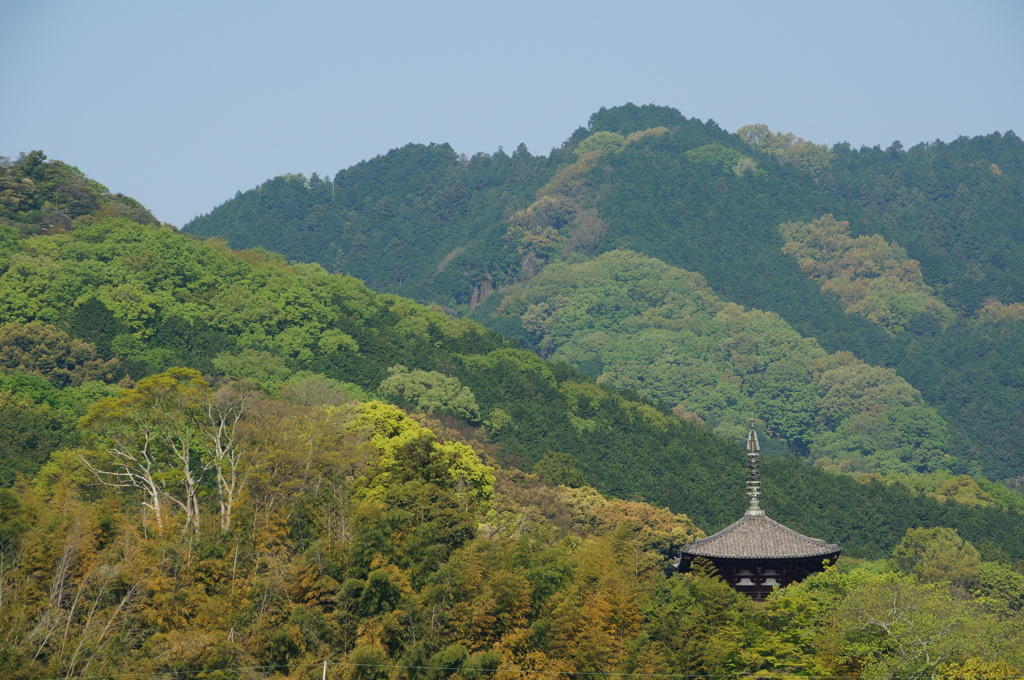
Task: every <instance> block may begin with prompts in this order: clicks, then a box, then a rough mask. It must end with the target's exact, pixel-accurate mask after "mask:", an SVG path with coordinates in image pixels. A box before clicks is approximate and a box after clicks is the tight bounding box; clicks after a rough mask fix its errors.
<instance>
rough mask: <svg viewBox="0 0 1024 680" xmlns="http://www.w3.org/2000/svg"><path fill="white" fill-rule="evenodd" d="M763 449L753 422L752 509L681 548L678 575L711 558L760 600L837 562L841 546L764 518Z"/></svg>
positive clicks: (749, 479) (750, 459)
mask: <svg viewBox="0 0 1024 680" xmlns="http://www.w3.org/2000/svg"><path fill="white" fill-rule="evenodd" d="M760 451H761V448H760V445H759V443H758V440H757V432H755V431H754V424H753V421H751V424H750V433H749V434H748V435H747V496H748V497H749V498H750V507H749V508H747V511H746V513H745V514H744V515H743V517H741V518H740V519H739V521H737V522H733V523H732V524H730V525H729V526H727V527H726V528H724V529H722V530H721V531H719V532H718V533H717V534H714V535H713V536H708V537H707V538H702V539H700V540H699V541H694V542H693V543H691V544H690V545H688V546H686V547H684V548H683V550H682V555H681V556H680V560H679V571H681V572H686V571H688V570H689V568H690V564H691V563H692V562H693V560H694V559H695V558H697V557H703V558H705V559H707V560H710V561H711V562H712V563H713V564H714V565H715V567H716V568H717V569H718V573H719V574H721V576H722V578H723V579H725V580H726V581H727V582H728V583H729V585H731V586H732V587H733V588H735V589H736V590H738V591H739V592H741V593H744V594H746V595H749V596H750V597H752V598H753V599H755V600H758V601H761V600H764V599H765V598H766V597H767V596H768V594H769V593H771V592H772V590H773V589H775V588H784V587H785V586H787V585H789V584H790V583H795V582H797V581H800V580H802V579H804V578H806V577H807V576H808V575H809V574H813V573H815V572H818V571H822V570H824V568H825V566H826V565H831V564H835V562H836V560H838V559H839V553H840V552H842V548H841V547H840V546H839V545H838V544H835V543H828V542H827V541H823V540H822V539H820V538H811V537H809V536H804V535H803V534H800V533H797V532H796V531H793V530H792V529H790V528H788V527H785V526H783V525H781V524H779V523H778V522H776V521H775V520H773V519H771V518H770V517H768V516H767V515H765V514H764V510H762V509H761V506H760V504H759V502H758V499H759V498H760V496H761V473H760V469H759V466H760Z"/></svg>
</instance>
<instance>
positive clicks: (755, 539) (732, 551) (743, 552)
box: [682, 515, 841, 559]
mask: <svg viewBox="0 0 1024 680" xmlns="http://www.w3.org/2000/svg"><path fill="white" fill-rule="evenodd" d="M840 550H841V548H840V547H839V545H838V544H834V543H828V542H826V541H823V540H821V539H820V538H811V537H810V536H804V535H803V534H799V533H797V532H795V531H793V530H792V529H790V528H788V527H785V526H783V525H781V524H779V523H778V522H776V521H775V520H773V519H771V518H770V517H767V516H766V515H744V516H743V517H742V518H741V519H740V520H739V521H738V522H733V523H732V524H730V525H729V526H727V527H726V528H724V529H722V530H721V531H719V532H718V533H717V534H714V535H713V536H708V537H707V538H702V539H701V540H699V541H694V542H693V543H691V544H690V545H688V546H685V547H684V548H683V551H682V552H683V555H690V556H693V557H724V558H747V559H771V558H780V557H781V558H786V557H789V558H796V557H824V556H825V555H831V554H833V553H838V552H839V551H840Z"/></svg>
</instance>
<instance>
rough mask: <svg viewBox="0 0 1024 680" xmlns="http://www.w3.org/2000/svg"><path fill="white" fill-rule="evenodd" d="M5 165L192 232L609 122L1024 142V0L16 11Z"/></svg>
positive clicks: (6, 40) (235, 5)
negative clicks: (241, 196)
mask: <svg viewBox="0 0 1024 680" xmlns="http://www.w3.org/2000/svg"><path fill="white" fill-rule="evenodd" d="M0 63H2V64H3V69H2V70H0V74H2V75H0V88H2V89H0V92H2V97H3V104H2V105H0V155H5V156H12V157H13V156H17V154H18V153H19V152H22V151H29V150H31V149H43V150H44V151H45V152H46V153H47V155H48V156H49V157H51V158H58V159H61V160H64V161H67V162H69V163H72V164H74V165H77V166H79V167H80V168H81V169H82V170H84V171H85V172H86V173H87V174H88V175H89V176H90V177H93V178H95V179H97V180H99V181H101V182H103V183H104V184H106V185H107V186H109V187H110V189H111V190H112V191H117V192H122V193H125V194H128V195H130V196H133V197H135V198H137V199H139V200H140V201H142V202H143V203H144V204H145V205H146V206H147V207H149V208H150V209H151V210H153V212H154V213H155V214H156V215H157V217H159V218H161V219H163V220H165V221H168V222H171V223H173V224H175V225H178V226H181V225H183V224H184V223H185V222H187V221H188V220H189V219H191V218H192V217H194V216H195V215H197V214H201V213H205V212H209V211H210V210H211V209H212V208H214V207H215V206H217V205H219V204H220V203H222V202H224V201H225V200H227V199H229V198H231V197H232V196H233V195H234V193H235V191H237V190H246V189H250V188H252V187H254V186H256V185H257V184H259V183H261V182H262V181H264V180H266V179H269V178H270V177H273V176H275V175H279V174H283V173H286V172H303V173H306V174H309V173H312V172H319V173H320V174H321V175H327V174H330V175H333V174H334V173H335V172H337V171H338V170H339V169H341V168H345V167H348V166H350V165H352V164H354V163H357V162H359V161H360V160H363V159H365V158H372V157H373V156H376V155H378V154H382V153H385V152H386V151H388V150H389V149H391V148H394V147H397V146H402V145H404V144H406V143H408V142H423V143H426V142H449V143H450V144H451V145H452V146H453V147H455V149H456V150H457V151H459V152H464V153H467V154H469V155H472V154H473V153H475V152H477V151H485V152H488V153H491V152H494V151H496V150H497V149H498V147H504V148H505V149H506V150H508V151H511V150H512V149H514V148H515V147H516V146H517V145H518V144H519V143H520V142H525V143H526V145H527V146H528V147H529V148H530V150H531V151H532V152H533V153H535V154H547V153H548V152H549V151H550V149H551V148H552V147H554V146H558V145H560V144H561V143H562V142H563V141H564V140H565V139H566V138H567V137H568V136H569V135H570V134H571V133H572V132H573V130H575V129H576V128H577V127H579V126H581V125H586V123H587V119H588V118H589V116H590V114H591V113H593V112H594V111H596V110H597V109H599V108H600V107H602V106H608V107H611V106H616V105H619V104H624V103H626V102H630V101H631V102H634V103H636V104H648V103H654V104H661V105H667V106H673V107H675V108H677V109H679V110H680V111H681V112H682V113H683V115H685V116H688V117H697V118H700V119H702V120H706V119H708V118H713V119H715V120H716V121H718V123H719V124H720V125H721V126H722V127H724V128H725V129H727V130H735V129H737V128H738V127H740V126H742V125H745V124H747V123H765V124H767V125H768V126H770V127H771V128H772V129H773V130H781V131H783V132H789V131H792V132H795V133H797V134H798V135H800V136H802V137H804V138H806V139H809V140H812V141H814V142H818V143H825V144H833V143H836V142H842V141H848V142H850V143H851V144H853V145H854V146H855V147H859V146H861V145H867V146H874V145H876V144H879V145H881V146H883V147H886V146H888V145H889V144H891V143H892V142H893V141H894V140H900V141H901V142H903V144H904V145H905V146H908V147H909V146H912V145H913V144H915V143H917V142H921V141H931V140H934V139H942V140H946V141H949V140H952V139H955V138H956V137H957V136H960V135H968V136H973V135H979V134H988V133H990V132H995V131H999V132H1005V131H1007V130H1010V129H1013V130H1015V131H1016V132H1017V133H1018V134H1021V135H1022V136H1024V2H1017V1H1015V0H972V1H963V2H952V1H938V0H936V1H923V0H907V1H900V0H888V1H886V2H877V1H874V0H860V1H858V2H844V3H838V2H826V1H824V0H817V1H801V2H796V1H783V0H780V1H777V2H753V1H730V0H716V1H714V2H708V1H704V2H688V1H681V0H677V1H675V2H661V1H657V2H643V1H642V0H640V1H637V2H633V3H626V2H615V3H612V2H602V1H599V0H592V1H590V2H552V1H549V2H530V1H526V0H519V1H517V2H486V1H484V0H476V1H475V2H429V3H428V2H422V3H415V2H375V3H371V2H362V3H354V2H321V1H318V0H310V1H308V2H304V3H284V2H262V1H260V0H246V1H242V0H231V1H225V2H217V1H216V0H207V1H205V2H191V1H173V2H166V1H165V2H160V3H156V2H146V1H145V0H131V1H129V0H97V1H94V2H89V1H87V0H5V1H4V2H3V3H2V4H0Z"/></svg>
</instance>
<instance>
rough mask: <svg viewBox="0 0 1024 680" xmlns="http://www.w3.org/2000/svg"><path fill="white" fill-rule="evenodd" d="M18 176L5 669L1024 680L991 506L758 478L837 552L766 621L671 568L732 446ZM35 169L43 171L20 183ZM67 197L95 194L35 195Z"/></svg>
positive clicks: (8, 353)
mask: <svg viewBox="0 0 1024 680" xmlns="http://www.w3.org/2000/svg"><path fill="white" fill-rule="evenodd" d="M36 160H38V161H40V163H41V164H39V163H36V164H33V163H34V161H36ZM43 160H45V157H43V156H42V154H36V153H33V154H30V155H28V156H25V157H23V158H22V159H20V160H19V161H17V162H16V163H14V164H12V165H10V166H9V167H4V168H2V169H0V179H2V180H3V181H4V182H6V184H5V185H4V186H11V185H14V186H24V187H29V186H30V185H29V184H28V183H26V182H24V180H25V179H29V180H31V181H32V185H31V186H33V187H36V189H33V190H32V191H29V190H27V189H26V190H24V192H25V194H26V195H31V196H32V197H33V200H34V201H35V202H34V204H33V207H32V208H31V210H22V209H20V208H19V204H18V203H17V202H14V201H12V200H9V197H8V198H5V199H4V200H5V201H6V202H5V204H4V205H5V210H6V211H7V212H5V214H4V215H3V216H0V404H2V409H0V418H2V419H3V420H2V422H0V437H2V438H0V446H2V451H3V457H2V461H3V469H2V470H0V473H2V474H3V476H4V477H3V484H2V486H0V595H2V598H0V632H2V635H3V641H4V642H3V644H2V645H0V664H2V667H3V668H4V669H5V673H6V674H7V676H9V677H11V678H19V679H22V678H23V679H30V678H31V679H36V678H53V677H75V676H80V677H83V676H84V677H112V676H121V677H123V676H124V675H126V674H139V673H141V674H147V675H159V676H166V677H211V678H212V677H221V678H228V677H238V678H267V677H285V676H287V677H293V678H299V677H301V678H307V677H308V678H319V677H322V674H323V673H325V672H326V673H327V674H328V677H331V678H346V679H351V680H362V679H367V680H369V679H371V678H374V679H377V678H380V679H383V678H386V677H394V678H406V677H410V678H411V677H419V676H421V675H423V676H429V677H433V678H443V677H452V678H478V677H489V676H490V675H492V674H494V673H501V675H502V677H505V676H509V677H513V678H524V679H525V678H527V677H535V675H536V674H538V673H542V674H550V675H556V676H562V677H569V676H572V675H576V674H585V673H586V674H593V673H609V672H614V673H617V674H623V675H626V674H647V675H649V674H666V673H684V674H687V675H703V674H707V675H751V674H755V673H756V674H760V675H766V676H782V675H791V674H793V673H797V672H799V673H805V674H813V675H837V676H845V677H852V676H859V675H865V676H870V677H877V676H881V675H895V676H921V677H923V676H926V675H927V676H930V677H935V678H941V679H943V680H945V679H949V680H952V679H953V678H957V677H963V675H964V674H980V675H985V676H999V677H1005V676H1013V675H1018V674H1019V673H1020V670H1019V669H1020V668H1021V667H1022V666H1024V658H1022V657H1021V650H1020V646H1019V644H1018V643H1019V640H1020V637H1021V633H1022V629H1024V576H1022V575H1021V573H1020V564H1021V561H1022V560H1024V514H1022V513H1021V512H1020V511H1019V510H1018V509H1017V508H1019V506H1020V498H1019V496H1014V495H1013V494H1011V493H1010V492H1009V491H1007V490H1006V489H1005V487H1000V486H998V485H991V487H990V488H987V489H985V488H982V487H981V486H979V485H978V484H977V483H976V482H974V481H972V480H971V479H970V478H967V477H960V478H954V477H952V476H950V475H949V473H946V475H947V477H946V479H945V482H944V485H943V486H942V488H941V493H939V489H938V488H932V489H929V491H930V493H924V492H923V490H922V491H918V490H915V488H914V483H915V482H914V480H912V479H910V478H908V479H907V480H904V481H903V482H895V481H894V479H893V478H890V479H887V480H882V479H881V478H880V477H879V476H877V475H876V476H871V475H865V476H862V477H860V478H858V479H855V478H854V477H852V476H849V475H835V474H830V473H827V472H825V471H823V470H820V469H817V468H814V467H810V466H807V465H805V464H804V463H802V462H800V461H797V460H793V459H791V458H787V457H784V456H769V457H768V458H767V460H766V461H765V464H764V468H763V469H764V480H765V487H766V496H765V506H766V509H767V510H768V512H769V513H770V514H771V515H772V516H773V517H775V518H777V519H779V520H781V521H783V522H785V523H786V524H788V525H790V526H792V527H793V528H795V529H797V530H800V531H802V532H805V533H808V534H811V535H816V536H825V537H828V538H829V539H830V540H837V541H841V542H843V544H844V551H845V555H847V557H845V558H844V560H843V562H842V564H843V565H844V567H843V570H842V572H840V571H838V570H835V569H833V570H829V571H828V572H827V573H825V574H822V575H820V576H816V577H813V578H811V579H808V580H807V581H806V582H805V583H803V584H801V585H799V586H797V587H792V588H789V589H786V590H785V591H782V592H780V593H778V594H776V595H775V596H773V597H772V598H770V600H769V602H768V603H766V604H765V605H755V604H754V603H752V602H751V601H749V600H747V599H746V598H745V597H743V596H741V595H738V594H736V593H735V592H734V591H732V590H731V589H729V588H728V587H727V586H726V585H725V584H724V583H723V582H722V581H721V580H720V579H718V578H717V577H716V576H715V575H714V574H713V573H708V572H706V571H704V570H702V569H700V568H698V569H697V570H695V572H692V573H690V574H687V575H678V574H677V575H674V576H671V577H666V569H667V568H669V567H670V565H671V560H672V558H673V556H675V555H677V554H678V550H679V547H680V545H682V544H683V543H684V542H687V541H690V540H693V539H694V538H697V537H699V536H701V535H702V533H710V532H711V531H714V530H717V529H719V528H721V527H722V526H724V525H725V524H727V523H729V522H731V521H732V520H734V519H735V518H736V517H737V516H738V514H739V513H740V512H741V511H742V509H743V507H744V504H745V503H744V499H743V496H742V493H741V482H742V479H743V470H742V467H741V459H742V458H743V454H742V452H741V451H740V449H739V447H738V446H737V444H736V442H735V441H732V440H730V439H726V438H722V437H720V436H718V435H716V434H715V433H714V432H713V431H712V430H711V429H710V428H708V427H705V426H701V425H698V424H696V423H694V422H690V421H691V420H692V419H688V418H687V417H686V416H687V414H685V413H684V414H681V415H683V416H684V417H683V418H680V417H678V416H677V415H676V414H672V413H671V412H670V411H669V409H668V408H667V406H665V405H664V404H661V403H657V402H651V401H646V400H644V399H642V398H640V397H639V396H637V395H635V394H634V395H630V394H629V393H628V392H619V391H616V390H615V389H613V388H612V387H610V386H609V385H608V384H598V383H597V382H596V381H594V380H593V379H591V378H590V377H588V376H587V375H585V374H584V373H582V372H580V371H577V370H575V369H573V368H572V367H570V366H569V365H568V364H566V363H552V362H549V361H545V360H543V359H541V358H540V357H538V356H537V355H536V354H534V353H531V352H528V351H526V350H524V349H521V348H518V347H516V346H514V345H513V344H511V343H509V342H508V341H506V340H504V339H503V338H502V337H501V336H499V335H498V334H496V333H495V332H493V331H489V330H486V329H485V328H483V327H482V326H480V325H478V324H476V323H475V322H473V321H469V320H464V319H456V318H452V317H451V316H450V315H448V314H445V313H444V312H443V311H441V310H440V309H438V308H436V307H435V308H428V307H423V306H421V305H419V304H416V303H414V302H412V301H410V300H408V299H405V298H401V297H398V296H396V295H392V294H381V293H376V292H373V291H372V290H370V289H369V288H368V287H367V286H366V285H364V284H363V283H362V282H360V281H358V280H356V279H354V278H352V277H348V276H343V275H339V274H332V273H329V272H327V271H326V270H325V269H324V268H323V267H321V266H319V265H316V264H300V265H290V264H287V263H286V262H285V261H284V259H283V258H282V257H281V256H279V255H275V254H272V253H270V252H268V251H266V250H262V249H256V250H243V251H233V250H231V249H230V248H229V247H228V246H227V245H226V244H225V242H224V241H223V240H220V239H211V240H207V241H200V240H198V239H196V238H194V237H191V236H188V235H184V234H180V233H177V232H175V231H174V230H173V229H168V228H166V227H162V226H160V225H159V224H157V223H156V221H155V220H148V219H147V220H146V221H147V222H148V223H139V222H137V221H133V220H131V219H128V218H127V217H126V216H125V215H123V214H122V212H123V211H124V210H127V209H135V208H134V207H133V202H131V201H130V199H126V198H124V197H116V196H114V197H110V196H106V195H105V194H106V192H100V191H99V189H98V188H97V186H98V185H96V184H95V183H92V182H91V180H87V179H86V178H84V175H81V174H80V173H77V172H65V171H66V170H68V168H67V167H66V166H63V165H62V164H59V162H52V161H51V162H50V163H42V161H43ZM50 165H53V166H54V168H55V169H56V171H57V172H58V173H63V178H64V179H61V180H60V181H58V182H56V183H54V184H51V185H48V186H47V185H46V184H45V182H41V181H37V179H34V178H40V177H45V176H46V175H47V173H48V172H50V171H51V169H50V168H49V166H50ZM576 169H577V170H578V169H579V168H576ZM65 181H70V182H72V183H73V184H76V185H79V186H84V187H85V188H86V192H85V194H83V195H86V196H87V195H90V194H89V191H90V187H91V188H92V189H91V191H93V192H94V194H95V195H94V198H95V197H97V196H98V197H99V198H97V200H96V201H95V202H93V201H91V200H86V201H83V202H81V203H80V204H75V205H71V204H67V203H58V202H57V199H55V198H54V196H55V195H56V194H57V193H59V192H58V191H56V190H54V189H53V188H54V187H59V186H60V183H61V182H65ZM40 186H43V188H42V189H41V190H40V189H38V187H40ZM34 192H38V193H34ZM48 192H50V193H48ZM15 198H18V200H19V201H20V200H22V199H21V198H20V197H18V196H15ZM528 208H529V206H527V207H525V208H522V209H523V210H528ZM146 214H147V213H140V216H141V217H145V215H146ZM617 257H618V258H621V257H622V254H621V253H610V254H609V255H607V256H605V257H603V258H598V259H596V260H594V261H593V263H585V264H587V265H591V266H595V267H598V268H600V267H602V266H607V263H608V262H609V261H611V262H614V261H615V258H617ZM626 257H627V258H634V259H638V260H641V261H647V263H646V264H645V265H644V266H646V267H647V268H648V269H654V270H660V271H661V272H662V273H663V278H664V279H681V280H685V281H687V282H689V283H691V284H693V286H692V288H693V290H695V291H697V292H698V293H699V294H700V295H702V296H703V297H704V299H705V302H706V304H707V305H708V306H709V307H713V306H716V305H717V306H720V307H721V310H726V309H729V310H734V312H735V313H738V314H742V313H743V312H739V311H736V310H738V307H736V305H731V306H730V305H729V304H728V303H724V302H722V301H719V300H717V298H715V296H714V294H713V293H711V292H710V291H709V290H708V289H706V288H705V287H703V286H702V285H697V278H696V277H695V275H690V274H680V273H679V271H680V270H678V269H673V268H670V267H668V266H667V265H664V264H663V263H652V262H651V261H650V259H649V258H642V257H641V256H639V255H635V254H631V255H627V256H626ZM573 266H575V265H573ZM558 271H559V270H558V268H556V267H552V268H550V269H549V270H545V271H543V272H541V274H539V275H538V276H536V277H535V279H537V280H539V281H543V280H544V279H543V278H542V277H543V276H551V275H553V274H555V273H556V272H558ZM549 272H550V273H549ZM517 291H518V292H517V295H526V294H532V293H528V291H525V290H521V289H517ZM689 303H690V301H689V300H680V304H681V305H685V304H689ZM510 304H511V303H510ZM761 317H767V315H764V314H761ZM705 321H706V320H705ZM773 323H774V324H775V325H776V326H778V327H780V328H783V327H784V324H782V323H781V321H778V320H775V321H774V322H773ZM783 330H784V328H783ZM788 332H789V334H790V336H791V337H793V336H795V335H796V334H795V333H793V332H792V331H791V330H790V331H788ZM795 342H797V343H798V344H801V343H802V344H805V345H806V344H808V343H809V341H806V340H796V341H795ZM818 351H820V352H823V351H824V350H820V349H819V350H818ZM850 365H857V364H850ZM604 382H605V383H607V381H604ZM524 468H530V469H532V471H533V473H534V474H528V473H525V472H522V471H521V470H522V469H524ZM915 479H916V478H915ZM918 481H919V480H918ZM588 484H589V485H592V486H594V487H598V488H597V489H594V488H591V486H587V485H588ZM1000 489H1002V491H1000ZM626 499H628V500H626ZM644 501H647V502H644ZM649 503H653V505H652V504H649ZM664 506H668V508H669V509H666V508H665V507H664ZM683 513H685V514H683ZM886 558H888V560H887V559H886ZM864 560H873V561H872V562H864ZM922 636H925V637H926V638H927V639H926V641H925V642H924V643H922V642H921V640H922ZM325 664H326V665H325Z"/></svg>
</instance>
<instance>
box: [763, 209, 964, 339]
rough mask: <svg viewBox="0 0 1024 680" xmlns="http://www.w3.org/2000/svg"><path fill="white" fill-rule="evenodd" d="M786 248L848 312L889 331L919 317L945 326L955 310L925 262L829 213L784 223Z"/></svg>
mask: <svg viewBox="0 0 1024 680" xmlns="http://www.w3.org/2000/svg"><path fill="white" fill-rule="evenodd" d="M779 230H780V231H781V232H782V236H783V237H784V238H785V239H786V245H785V246H783V248H782V252H784V253H788V254H789V255H792V256H793V257H795V258H796V259H797V261H798V262H799V264H800V269H802V270H803V272H804V273H805V274H807V275H808V276H810V277H811V278H813V279H814V280H815V281H818V282H819V283H821V290H822V292H823V293H826V294H829V295H834V296H836V297H838V298H839V302H840V304H842V305H843V307H844V308H845V309H846V312H847V313H848V314H858V315H860V316H863V317H865V318H867V319H869V320H870V321H872V322H873V323H876V324H878V325H879V326H881V327H882V328H885V329H886V330H887V331H889V332H896V331H901V330H903V329H904V328H906V327H907V325H908V324H909V323H910V322H911V320H913V319H914V317H915V316H918V315H930V316H933V317H935V318H936V319H937V320H938V321H939V322H940V323H942V324H944V323H947V322H948V321H950V320H951V318H952V312H951V311H950V309H949V308H948V307H947V306H946V305H945V304H943V303H942V302H941V301H940V300H939V299H938V298H936V297H935V296H934V295H933V292H932V289H931V288H929V287H928V286H926V285H925V283H924V277H923V276H922V275H921V266H920V264H919V263H918V262H917V261H916V260H911V259H910V258H909V257H908V256H907V251H906V250H904V249H903V248H900V247H899V246H898V245H896V244H895V243H887V242H886V241H885V239H883V238H882V237H881V236H878V235H877V234H875V235H872V236H858V237H857V238H853V237H852V236H850V224H849V222H839V221H836V219H835V218H833V217H832V215H823V216H822V217H820V218H818V219H816V220H814V221H812V222H789V223H786V224H782V225H780V226H779Z"/></svg>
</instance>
